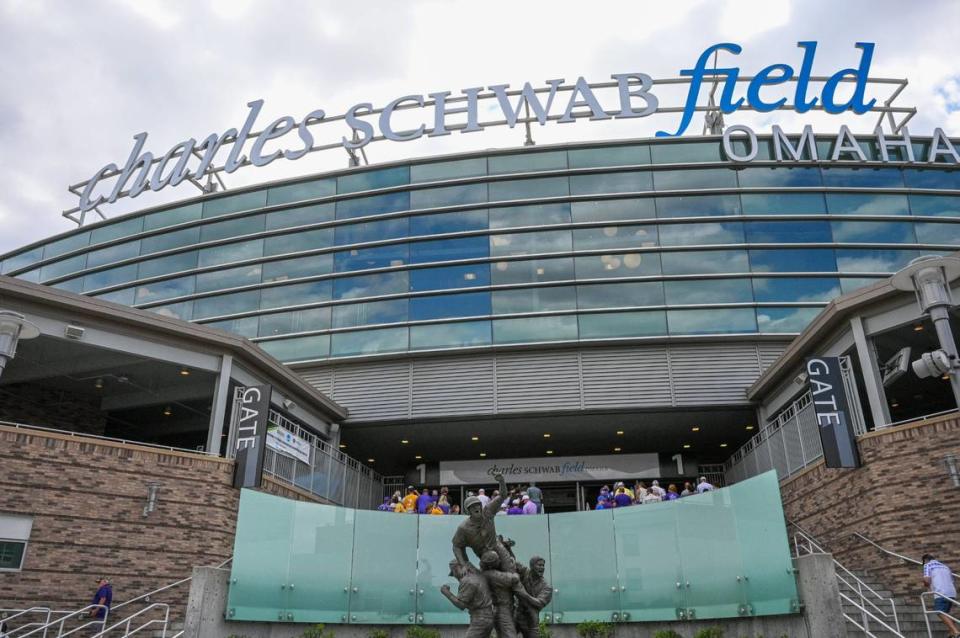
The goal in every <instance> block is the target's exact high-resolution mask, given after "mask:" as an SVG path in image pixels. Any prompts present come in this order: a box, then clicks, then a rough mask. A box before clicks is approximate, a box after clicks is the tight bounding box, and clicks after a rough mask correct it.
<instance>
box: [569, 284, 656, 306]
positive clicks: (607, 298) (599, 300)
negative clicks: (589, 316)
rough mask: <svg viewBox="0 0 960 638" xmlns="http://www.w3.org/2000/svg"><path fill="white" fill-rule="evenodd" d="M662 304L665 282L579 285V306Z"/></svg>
mask: <svg viewBox="0 0 960 638" xmlns="http://www.w3.org/2000/svg"><path fill="white" fill-rule="evenodd" d="M662 305H663V283H662V282H659V281H634V282H624V283H618V284H593V285H590V286H577V307H578V308H626V307H629V306H662Z"/></svg>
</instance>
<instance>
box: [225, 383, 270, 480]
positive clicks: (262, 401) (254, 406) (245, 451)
mask: <svg viewBox="0 0 960 638" xmlns="http://www.w3.org/2000/svg"><path fill="white" fill-rule="evenodd" d="M271 392H272V388H271V386H269V385H254V386H250V387H248V388H246V389H244V391H243V394H242V395H241V397H240V414H239V416H238V418H237V423H236V428H237V467H236V474H234V477H233V486H234V487H236V488H241V487H260V480H261V477H262V476H263V456H264V454H265V453H266V449H267V448H266V443H267V420H268V418H269V416H270V394H271Z"/></svg>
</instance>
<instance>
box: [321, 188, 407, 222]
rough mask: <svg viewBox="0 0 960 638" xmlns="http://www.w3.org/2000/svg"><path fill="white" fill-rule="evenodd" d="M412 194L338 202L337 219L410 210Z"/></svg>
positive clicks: (402, 193)
mask: <svg viewBox="0 0 960 638" xmlns="http://www.w3.org/2000/svg"><path fill="white" fill-rule="evenodd" d="M409 208H410V193H408V192H406V191H404V192H401V193H386V194H384V195H375V196H373V197H357V198H354V199H344V200H340V201H339V202H337V210H336V215H337V219H348V218H351V217H363V216H366V215H381V214H383V213H394V212H396V211H399V210H409Z"/></svg>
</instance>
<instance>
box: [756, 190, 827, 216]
mask: <svg viewBox="0 0 960 638" xmlns="http://www.w3.org/2000/svg"><path fill="white" fill-rule="evenodd" d="M740 202H741V203H742V204H743V214H744V215H824V214H826V212H827V204H826V201H825V200H824V199H823V193H744V194H743V195H741V196H740Z"/></svg>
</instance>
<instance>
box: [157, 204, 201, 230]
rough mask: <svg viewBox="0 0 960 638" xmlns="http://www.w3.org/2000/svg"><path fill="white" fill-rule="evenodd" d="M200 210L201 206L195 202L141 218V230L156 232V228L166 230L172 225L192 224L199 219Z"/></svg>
mask: <svg viewBox="0 0 960 638" xmlns="http://www.w3.org/2000/svg"><path fill="white" fill-rule="evenodd" d="M202 210H203V205H202V204H201V203H200V202H197V203H196V204H187V205H186V206H179V207H177V208H171V209H170V210H162V211H160V212H159V213H151V214H149V215H146V216H145V217H144V218H143V229H144V230H156V229H157V228H166V227H167V226H173V225H174V224H184V223H186V222H192V221H195V220H197V219H200V213H201V211H202Z"/></svg>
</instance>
